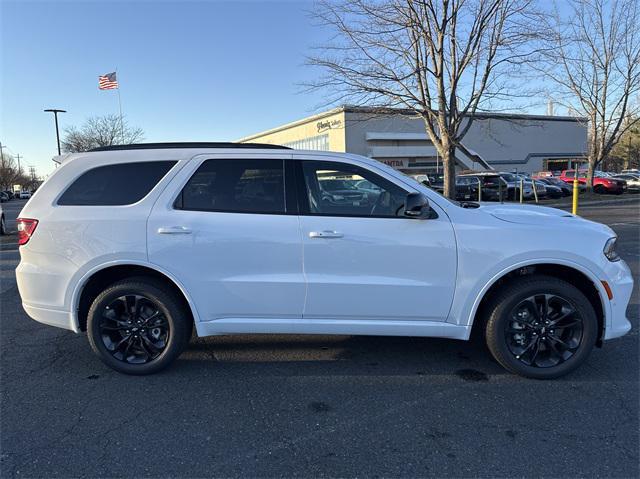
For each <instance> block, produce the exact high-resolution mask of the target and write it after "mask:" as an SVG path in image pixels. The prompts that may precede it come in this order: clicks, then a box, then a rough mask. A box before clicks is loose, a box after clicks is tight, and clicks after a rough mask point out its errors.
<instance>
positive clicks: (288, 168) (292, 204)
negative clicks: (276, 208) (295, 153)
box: [170, 156, 298, 216]
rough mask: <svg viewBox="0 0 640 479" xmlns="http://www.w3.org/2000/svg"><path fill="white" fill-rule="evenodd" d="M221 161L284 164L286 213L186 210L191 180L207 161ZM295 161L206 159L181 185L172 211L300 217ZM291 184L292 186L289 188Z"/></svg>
mask: <svg viewBox="0 0 640 479" xmlns="http://www.w3.org/2000/svg"><path fill="white" fill-rule="evenodd" d="M221 160H232V161H263V160H264V161H266V160H277V161H281V162H282V173H283V176H282V179H283V187H284V199H283V203H284V212H265V211H231V210H223V209H211V208H185V207H184V203H183V201H184V200H183V192H184V189H185V188H186V186H187V184H188V183H189V181H191V178H193V177H194V176H195V175H196V173H197V172H198V170H200V168H201V167H202V165H204V164H205V163H206V162H207V161H221ZM292 161H293V160H291V159H288V158H278V157H275V158H274V157H267V156H265V157H261V158H256V157H253V158H252V157H232V156H229V157H226V156H224V157H223V156H218V157H213V158H212V157H205V158H203V159H202V161H200V162H199V163H198V165H197V166H196V167H195V169H194V170H193V171H192V172H191V174H189V176H188V177H187V178H186V180H185V181H184V182H183V183H182V184H181V185H180V188H179V191H178V194H177V195H176V196H175V198H174V199H173V201H172V202H171V203H170V205H171V209H172V210H174V211H196V212H201V213H226V214H238V215H271V216H292V215H295V216H297V215H298V198H297V195H296V188H295V186H296V182H295V177H294V176H293V170H292V165H291V163H292ZM289 183H291V186H289V187H288V185H289ZM178 202H180V203H181V206H178ZM290 208H293V209H292V211H289V209H290Z"/></svg>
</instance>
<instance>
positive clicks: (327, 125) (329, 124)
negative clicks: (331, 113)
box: [316, 120, 342, 133]
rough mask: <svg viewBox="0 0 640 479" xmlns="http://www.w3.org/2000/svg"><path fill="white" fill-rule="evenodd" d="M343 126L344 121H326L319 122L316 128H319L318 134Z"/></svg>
mask: <svg viewBox="0 0 640 479" xmlns="http://www.w3.org/2000/svg"><path fill="white" fill-rule="evenodd" d="M341 126H342V120H331V121H329V120H325V121H319V122H318V123H316V128H318V133H322V132H323V131H327V130H331V129H333V128H340V127H341Z"/></svg>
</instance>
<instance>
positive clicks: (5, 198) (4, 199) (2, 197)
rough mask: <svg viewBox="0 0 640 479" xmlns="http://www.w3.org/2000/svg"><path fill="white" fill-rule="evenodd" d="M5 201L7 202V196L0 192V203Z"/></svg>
mask: <svg viewBox="0 0 640 479" xmlns="http://www.w3.org/2000/svg"><path fill="white" fill-rule="evenodd" d="M5 201H9V196H7V194H6V193H5V192H4V191H0V203H4V202H5Z"/></svg>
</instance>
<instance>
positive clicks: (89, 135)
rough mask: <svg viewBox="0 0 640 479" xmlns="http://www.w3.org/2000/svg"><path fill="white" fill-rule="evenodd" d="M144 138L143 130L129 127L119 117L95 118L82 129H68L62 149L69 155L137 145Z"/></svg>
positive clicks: (86, 122)
mask: <svg viewBox="0 0 640 479" xmlns="http://www.w3.org/2000/svg"><path fill="white" fill-rule="evenodd" d="M143 137H144V132H143V131H142V129H141V128H131V127H129V125H128V124H127V121H126V120H123V121H122V122H121V121H120V117H119V116H117V115H105V116H95V117H91V118H88V119H87V120H86V121H85V123H84V124H83V125H82V126H81V127H80V128H77V127H75V126H72V127H70V128H67V129H66V130H65V137H64V139H63V140H62V148H63V150H64V151H66V152H67V153H75V152H79V151H88V150H91V149H92V148H97V147H100V146H111V145H122V144H128V143H136V142H139V141H140V140H142V139H143Z"/></svg>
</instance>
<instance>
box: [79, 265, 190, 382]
mask: <svg viewBox="0 0 640 479" xmlns="http://www.w3.org/2000/svg"><path fill="white" fill-rule="evenodd" d="M191 329H192V321H191V317H190V316H189V315H188V314H187V313H186V312H185V311H184V307H183V305H182V302H181V301H180V300H179V298H177V297H176V295H175V294H174V293H173V292H172V291H171V290H170V289H169V288H167V287H166V286H165V285H164V284H162V282H160V281H156V280H154V279H151V278H144V277H140V278H131V279H126V280H122V281H119V282H117V283H114V284H112V285H111V286H109V287H108V288H107V289H106V290H105V291H103V292H102V293H101V294H100V295H98V297H97V298H96V299H95V300H94V301H93V303H92V304H91V307H90V308H89V314H88V318H87V335H88V337H89V343H90V344H91V348H92V349H93V351H94V352H95V353H96V354H97V355H98V356H99V357H100V359H101V360H102V361H103V362H104V363H105V364H106V365H107V366H109V367H111V368H113V369H115V370H116V371H119V372H121V373H125V374H152V373H155V372H158V371H160V370H162V369H164V368H166V367H167V366H168V365H169V364H171V362H173V360H174V359H175V358H177V357H178V356H179V355H180V353H181V352H182V351H183V350H184V348H185V347H186V345H187V344H188V342H189V338H190V337H191Z"/></svg>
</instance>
